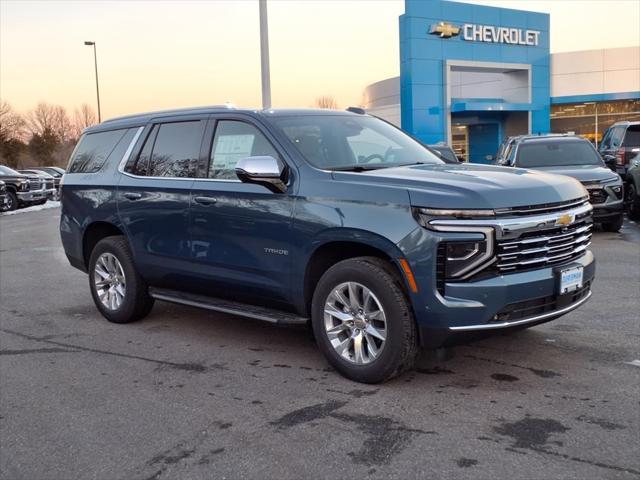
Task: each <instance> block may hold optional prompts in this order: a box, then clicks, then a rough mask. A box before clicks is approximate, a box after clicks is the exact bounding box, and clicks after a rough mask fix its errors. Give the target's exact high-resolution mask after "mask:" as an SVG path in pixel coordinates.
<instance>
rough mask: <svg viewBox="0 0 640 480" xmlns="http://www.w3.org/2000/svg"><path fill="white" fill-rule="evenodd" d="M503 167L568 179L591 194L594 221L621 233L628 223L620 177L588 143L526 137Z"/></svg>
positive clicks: (518, 141) (576, 139)
mask: <svg viewBox="0 0 640 480" xmlns="http://www.w3.org/2000/svg"><path fill="white" fill-rule="evenodd" d="M501 165H507V166H513V167H521V168H530V169H535V170H542V171H545V172H548V173H556V174H559V175H568V176H570V177H573V178H575V179H576V180H579V181H580V182H582V184H583V185H584V186H585V188H586V189H587V190H588V191H589V200H590V202H591V203H592V205H593V207H594V210H593V221H594V222H596V223H600V224H602V228H603V229H604V230H607V231H610V232H617V231H618V230H620V228H622V223H623V221H624V198H623V196H624V188H623V185H622V179H621V178H620V175H618V174H616V173H614V172H612V171H611V170H609V169H608V168H606V166H605V164H604V162H603V161H602V159H601V158H600V156H599V155H598V152H597V151H596V149H595V148H594V147H593V145H592V144H591V142H589V141H588V140H586V139H584V138H581V137H576V136H573V135H522V136H519V137H517V138H516V139H515V140H514V141H513V143H512V144H511V146H510V148H509V151H508V156H507V157H506V158H504V159H503V160H502V162H501Z"/></svg>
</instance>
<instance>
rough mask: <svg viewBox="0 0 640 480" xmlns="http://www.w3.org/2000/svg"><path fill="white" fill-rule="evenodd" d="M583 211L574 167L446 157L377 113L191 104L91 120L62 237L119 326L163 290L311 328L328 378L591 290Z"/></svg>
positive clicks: (78, 154) (403, 359) (400, 362)
mask: <svg viewBox="0 0 640 480" xmlns="http://www.w3.org/2000/svg"><path fill="white" fill-rule="evenodd" d="M591 210H592V207H591V205H590V204H589V202H588V196H587V192H586V190H585V189H584V187H583V186H582V185H581V184H580V183H579V182H577V181H575V180H573V179H571V178H568V177H564V176H558V175H549V174H546V173H539V172H533V171H528V170H522V169H509V168H501V167H495V166H480V165H469V164H465V165H446V164H444V163H443V162H442V161H441V160H439V159H438V158H437V157H436V156H435V155H434V154H433V153H431V152H430V151H429V150H428V149H427V148H425V147H424V146H422V145H421V144H420V143H418V142H417V141H415V140H413V139H412V138H410V137H409V136H407V135H406V134H404V133H403V132H402V131H401V130H399V129H397V128H395V127H393V126H391V125H389V124H387V123H385V122H383V121H381V120H379V119H377V118H374V117H370V116H368V115H363V114H357V113H351V112H336V111H328V110H266V111H251V110H235V109H227V108H200V109H191V110H180V111H171V112H164V113H151V114H146V115H136V116H131V117H125V118H120V119H115V120H110V121H107V122H103V123H102V124H100V125H97V126H94V127H91V128H89V129H87V130H85V132H84V134H83V135H82V137H81V139H80V142H79V144H78V146H77V147H76V150H75V151H74V153H73V155H72V158H71V160H70V163H69V168H68V170H67V173H66V174H65V178H64V182H63V187H62V212H61V222H60V231H61V236H62V243H63V245H64V249H65V252H66V255H67V257H68V259H69V261H70V262H71V264H72V265H73V266H75V267H77V268H79V269H81V270H83V271H85V272H88V273H89V285H90V289H91V294H92V296H93V299H94V301H95V304H96V306H97V308H98V310H99V311H100V312H101V313H102V314H103V315H104V316H105V317H106V318H107V319H108V320H110V321H112V322H117V323H126V322H131V321H133V320H137V319H140V318H142V317H144V316H145V315H147V314H148V313H149V311H150V310H151V308H152V306H153V303H154V300H166V301H170V302H176V303H182V304H186V305H192V306H197V307H202V308H207V309H212V310H216V311H222V312H226V313H234V314H238V315H244V316H247V317H252V318H257V319H260V320H266V321H268V322H274V323H298V324H306V323H307V322H309V321H310V322H311V324H312V326H313V331H314V334H315V338H316V340H317V343H318V345H319V347H320V349H321V350H322V352H323V353H324V355H325V356H326V357H327V359H328V360H329V362H330V363H331V364H332V365H334V366H335V368H336V369H337V370H339V371H340V372H341V373H343V374H344V375H346V376H347V377H349V378H352V379H355V380H358V381H362V382H379V381H383V380H385V379H388V378H390V377H392V376H393V375H395V374H397V373H398V372H401V371H403V370H405V369H407V368H410V367H411V366H412V365H413V362H414V359H415V357H416V353H417V351H418V347H419V346H425V347H434V346H440V345H444V344H447V343H451V342H454V341H460V339H461V336H464V335H473V334H479V333H485V332H491V331H500V330H505V329H514V328H522V327H528V326H532V325H536V324H538V323H541V322H545V321H548V320H551V319H554V318H557V317H559V316H561V315H563V314H565V313H567V312H569V311H571V310H573V309H575V308H576V307H578V306H579V305H581V304H583V303H584V302H586V301H587V300H588V298H589V297H590V295H591V292H590V289H591V284H592V282H593V279H594V273H595V261H594V258H593V255H592V253H591V252H590V251H589V250H588V245H589V242H590V238H591V228H592V222H591ZM465 338H466V337H465Z"/></svg>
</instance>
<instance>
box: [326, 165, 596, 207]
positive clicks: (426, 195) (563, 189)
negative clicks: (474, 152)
mask: <svg viewBox="0 0 640 480" xmlns="http://www.w3.org/2000/svg"><path fill="white" fill-rule="evenodd" d="M333 175H334V178H335V179H336V180H338V181H345V182H354V183H365V184H370V185H371V186H389V187H398V188H406V189H407V190H408V191H409V197H410V200H411V205H412V206H416V207H431V208H464V209H481V208H507V207H519V206H527V205H540V204H545V203H555V202H563V201H568V200H574V199H576V198H580V197H584V196H587V191H586V190H585V189H584V187H583V186H582V185H581V184H580V183H579V182H577V181H576V180H574V179H572V178H568V177H565V176H560V175H552V174H548V173H544V172H538V171H534V170H526V169H522V168H511V167H498V166H491V165H469V164H459V165H449V164H447V165H441V164H437V165H411V166H406V167H394V168H382V169H379V170H373V171H365V172H359V173H357V172H333Z"/></svg>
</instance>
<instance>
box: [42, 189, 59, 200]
mask: <svg viewBox="0 0 640 480" xmlns="http://www.w3.org/2000/svg"><path fill="white" fill-rule="evenodd" d="M45 193H46V195H47V198H48V199H49V200H53V199H54V198H56V196H57V195H58V192H57V190H56V189H55V188H50V189H48V190H45Z"/></svg>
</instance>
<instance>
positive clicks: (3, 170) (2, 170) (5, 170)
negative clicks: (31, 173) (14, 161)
mask: <svg viewBox="0 0 640 480" xmlns="http://www.w3.org/2000/svg"><path fill="white" fill-rule="evenodd" d="M0 175H20V174H19V173H18V172H16V171H15V170H12V169H11V168H9V167H5V166H4V165H0Z"/></svg>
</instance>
